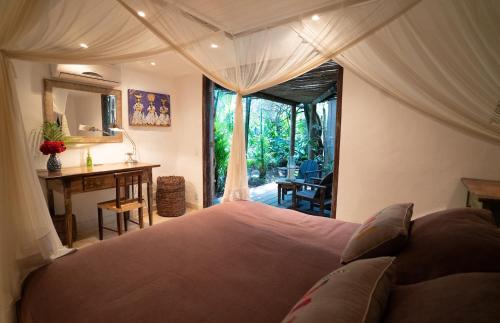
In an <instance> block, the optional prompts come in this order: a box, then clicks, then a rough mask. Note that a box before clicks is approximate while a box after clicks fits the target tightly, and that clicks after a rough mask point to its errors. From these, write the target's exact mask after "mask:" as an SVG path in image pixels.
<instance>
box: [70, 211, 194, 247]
mask: <svg viewBox="0 0 500 323" xmlns="http://www.w3.org/2000/svg"><path fill="white" fill-rule="evenodd" d="M194 211H196V210H194V209H187V210H186V213H185V214H184V215H183V216H186V215H187V214H189V213H192V212H194ZM136 217H137V214H136V213H134V214H132V218H134V219H135V218H136ZM170 219H174V218H171V217H162V216H159V215H158V213H156V211H155V212H154V213H153V225H156V224H158V223H162V222H165V221H168V220H170ZM104 221H105V223H104V225H105V226H109V227H111V228H115V227H116V222H115V221H116V217H115V216H114V215H112V214H110V215H107V216H105V217H104ZM148 225H149V224H148V219H147V214H145V215H144V227H147V226H148ZM128 230H129V232H130V231H135V230H139V226H138V225H136V224H134V223H130V224H129V226H128ZM124 234H126V233H124ZM115 237H118V233H116V232H113V231H109V230H104V240H106V239H112V238H115ZM99 242H100V240H99V229H98V227H97V220H96V225H95V230H87V231H84V232H80V231H79V232H78V240H77V241H75V242H74V243H73V247H74V248H77V249H80V248H84V247H86V246H89V245H92V244H95V243H99Z"/></svg>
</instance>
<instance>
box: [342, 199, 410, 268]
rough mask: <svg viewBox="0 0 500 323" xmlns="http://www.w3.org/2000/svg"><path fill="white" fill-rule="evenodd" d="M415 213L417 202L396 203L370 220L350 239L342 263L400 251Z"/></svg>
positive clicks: (390, 254)
mask: <svg viewBox="0 0 500 323" xmlns="http://www.w3.org/2000/svg"><path fill="white" fill-rule="evenodd" d="M412 214H413V203H403V204H394V205H391V206H388V207H386V208H385V209H383V210H382V211H379V212H378V213H377V214H375V215H374V216H372V217H371V218H369V219H368V220H366V221H365V222H364V223H363V224H362V225H361V226H360V227H359V228H358V230H357V231H356V232H355V233H354V234H353V235H352V237H351V239H350V240H349V242H348V243H347V246H346V247H345V249H344V252H343V253H342V258H341V261H342V263H343V264H346V263H348V262H351V261H353V260H356V259H361V258H375V257H382V256H392V255H394V254H396V253H397V252H399V251H400V250H401V249H402V248H403V247H404V246H405V244H406V242H407V240H408V232H409V227H410V220H411V216H412Z"/></svg>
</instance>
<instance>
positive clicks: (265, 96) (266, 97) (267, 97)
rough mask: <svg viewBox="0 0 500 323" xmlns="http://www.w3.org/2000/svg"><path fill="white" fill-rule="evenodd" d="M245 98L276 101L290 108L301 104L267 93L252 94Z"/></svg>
mask: <svg viewBox="0 0 500 323" xmlns="http://www.w3.org/2000/svg"><path fill="white" fill-rule="evenodd" d="M244 97H254V98H259V99H264V100H269V101H274V102H278V103H283V104H287V105H290V106H294V105H298V104H299V103H300V102H295V101H292V100H288V99H283V98H280V97H278V96H274V95H272V94H267V93H262V92H256V93H252V94H249V95H245V96H244Z"/></svg>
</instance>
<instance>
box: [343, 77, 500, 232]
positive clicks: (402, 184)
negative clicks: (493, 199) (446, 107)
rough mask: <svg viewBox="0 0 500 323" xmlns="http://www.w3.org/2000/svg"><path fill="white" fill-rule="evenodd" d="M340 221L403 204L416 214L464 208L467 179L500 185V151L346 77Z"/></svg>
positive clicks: (498, 148) (357, 80) (499, 147)
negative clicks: (463, 179) (499, 181)
mask: <svg viewBox="0 0 500 323" xmlns="http://www.w3.org/2000/svg"><path fill="white" fill-rule="evenodd" d="M342 96H343V102H342V130H341V144H340V165H339V168H340V170H339V189H338V209H337V210H338V212H337V217H338V218H339V219H342V220H347V221H353V222H361V221H363V220H365V219H366V218H367V217H369V216H370V215H372V214H373V213H374V212H376V211H377V210H379V209H381V208H383V207H385V206H387V205H389V204H391V203H396V202H406V201H411V202H414V203H415V213H414V214H415V216H422V215H425V214H427V213H429V212H432V211H435V210H439V209H444V208H450V207H463V206H464V205H465V199H466V190H465V188H464V187H463V185H462V183H461V182H460V178H461V177H477V178H489V179H500V146H496V145H493V144H490V143H487V142H484V141H482V140H480V139H477V138H474V137H470V136H469V135H466V134H462V133H460V132H459V131H458V130H456V129H452V128H450V127H447V126H444V125H443V124H441V123H438V122H436V121H434V120H433V119H431V118H429V117H426V116H424V115H422V114H421V113H418V112H416V111H414V110H412V109H410V108H408V107H406V106H403V105H402V104H400V103H399V102H397V101H395V100H394V99H392V98H391V97H389V96H387V95H385V94H384V93H382V92H380V91H378V90H377V89H376V88H374V87H372V86H371V85H369V84H368V83H366V82H364V81H363V80H361V79H360V78H358V77H357V76H355V75H354V74H353V73H351V72H350V71H348V70H345V71H344V85H343V95H342Z"/></svg>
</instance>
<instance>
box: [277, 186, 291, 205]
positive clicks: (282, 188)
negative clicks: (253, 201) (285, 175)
mask: <svg viewBox="0 0 500 323" xmlns="http://www.w3.org/2000/svg"><path fill="white" fill-rule="evenodd" d="M276 184H278V204H281V199H283V201H284V200H285V195H286V194H287V193H288V191H293V189H294V187H295V186H294V184H293V183H292V182H291V181H286V180H284V181H277V182H276Z"/></svg>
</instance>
